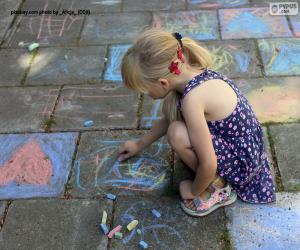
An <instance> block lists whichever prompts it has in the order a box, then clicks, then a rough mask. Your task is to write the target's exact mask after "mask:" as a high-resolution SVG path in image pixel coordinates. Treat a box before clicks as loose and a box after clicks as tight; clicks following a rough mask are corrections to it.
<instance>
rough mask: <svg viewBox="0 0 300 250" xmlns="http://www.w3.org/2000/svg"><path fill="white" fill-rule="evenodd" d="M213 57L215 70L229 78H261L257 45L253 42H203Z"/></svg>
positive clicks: (202, 44)
mask: <svg viewBox="0 0 300 250" xmlns="http://www.w3.org/2000/svg"><path fill="white" fill-rule="evenodd" d="M200 45H201V46H203V47H205V48H206V49H208V51H209V52H210V53H211V55H212V57H213V65H214V67H213V70H216V71H218V72H220V73H222V74H225V75H227V76H228V77H231V78H232V77H253V76H261V75H262V71H261V68H260V67H259V66H258V65H259V64H260V61H259V60H258V58H257V53H256V45H255V43H254V41H253V40H243V41H241V40H239V41H235V40H230V41H210V42H203V43H201V44H200Z"/></svg>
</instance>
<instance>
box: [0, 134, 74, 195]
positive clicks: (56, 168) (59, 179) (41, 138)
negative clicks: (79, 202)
mask: <svg viewBox="0 0 300 250" xmlns="http://www.w3.org/2000/svg"><path fill="white" fill-rule="evenodd" d="M77 137H78V135H77V133H47V134H38V133H34V134H17V135H14V134H9V135H0V149H1V150H0V159H1V161H0V169H1V171H0V199H18V198H30V197H53V196H58V195H60V194H62V193H63V191H64V185H65V184H66V182H67V180H68V177H69V173H70V169H71V163H72V157H73V154H74V151H75V145H76V140H77Z"/></svg>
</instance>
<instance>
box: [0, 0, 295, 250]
mask: <svg viewBox="0 0 300 250" xmlns="http://www.w3.org/2000/svg"><path fill="white" fill-rule="evenodd" d="M270 2H273V1H270ZM298 2H299V1H298ZM299 3H300V2H299ZM64 9H66V10H73V11H75V12H77V10H90V11H91V14H90V15H77V16H75V15H69V14H64V15H57V16H56V15H55V14H42V13H40V15H39V14H36V15H34V14H31V15H27V16H25V15H16V14H15V15H14V14H13V15H11V11H14V10H24V11H31V10H37V11H52V10H58V11H59V13H62V11H63V10H64ZM0 13H1V15H0V16H1V18H0V41H1V49H0V67H1V71H0V114H1V115H0V124H1V125H0V133H1V134H0V170H1V171H0V199H1V201H0V249H5V250H6V249H9V250H10V249H12V250H15V249H26V250H27V249H30V250H31V249H138V248H139V246H138V243H139V241H140V240H144V241H145V242H147V243H148V244H149V248H150V249H272V250H273V249H295V250H296V249H300V163H299V162H300V156H299V148H300V123H299V122H300V119H299V118H300V81H299V74H300V40H299V39H300V38H299V36H300V18H299V15H296V16H271V15H269V3H268V1H260V0H252V1H251V0H249V1H247V0H232V1H230V0H215V1H205V0H174V1H171V0H166V1H158V0H153V1H146V0H140V1H137V0H105V1H104V0H97V1H94V0H86V1H81V0H39V1H36V0H10V1H1V3H0ZM145 26H155V27H160V26H163V27H167V28H169V29H170V30H172V31H178V32H180V33H181V34H183V35H184V36H191V37H193V38H195V39H197V40H199V41H200V42H201V44H202V45H203V46H205V47H207V48H208V49H209V50H210V51H211V52H212V54H213V56H214V62H215V66H214V69H215V70H218V71H220V72H222V73H224V74H226V75H228V76H230V77H231V78H232V79H234V80H235V82H236V83H237V85H238V86H239V87H240V89H241V90H242V92H243V93H244V94H245V95H246V97H247V98H248V100H249V101H250V103H251V105H252V106H253V108H254V110H255V112H256V114H257V117H258V118H259V121H260V122H261V124H262V126H263V131H264V140H265V143H266V145H267V151H268V159H269V162H270V164H271V166H272V171H273V174H274V177H276V178H274V180H275V181H276V183H275V184H276V190H277V197H278V201H277V202H276V203H275V204H269V205H251V204H246V203H243V202H241V201H238V202H236V203H235V204H233V205H231V206H230V207H228V208H226V209H219V210H217V211H216V212H214V213H213V214H211V215H209V216H207V217H205V218H201V219H199V218H193V217H189V216H187V215H186V214H185V213H183V211H181V209H180V207H179V196H178V183H179V182H180V180H182V179H184V178H186V177H189V178H191V177H193V173H191V172H190V171H188V170H187V168H186V167H185V166H184V164H183V162H182V161H180V159H179V158H178V157H177V155H176V154H174V152H173V151H172V150H171V148H170V146H169V144H168V142H167V140H166V138H165V137H162V138H161V139H160V140H158V141H157V142H155V143H153V144H152V145H151V146H149V148H147V149H145V150H144V151H143V152H142V153H141V154H140V155H139V156H137V157H134V158H132V159H130V160H128V161H126V162H123V163H121V164H119V163H118V162H117V161H116V156H117V148H118V147H119V145H120V144H121V143H123V142H124V141H125V140H128V139H138V138H139V137H140V136H142V135H143V134H145V133H146V132H147V130H148V129H149V128H150V127H151V126H152V124H153V122H155V121H156V120H158V119H159V118H160V116H161V101H160V100H156V101H154V100H151V99H150V98H149V97H147V96H142V95H139V94H138V93H134V92H131V91H129V90H127V89H126V88H125V87H124V85H123V84H122V82H121V76H120V69H119V63H120V59H121V58H122V55H123V54H124V52H125V51H126V49H127V48H128V46H130V44H131V43H132V41H133V38H134V37H135V36H136V35H137V34H138V33H139V32H140V31H141V30H142V29H143V28H144V27H145ZM20 42H23V43H25V45H26V44H30V43H32V42H39V43H40V48H39V49H38V50H37V51H35V52H32V53H30V52H28V51H27V49H26V46H25V47H22V46H20ZM86 120H93V122H94V125H93V127H91V128H87V127H84V126H83V123H84V121H86ZM106 193H113V194H116V195H117V199H116V200H115V201H111V200H108V199H106V198H105V196H104V195H105V194H106ZM153 208H155V209H157V210H159V211H160V213H161V217H160V218H156V217H154V216H153V215H152V213H151V210H152V209H153ZM103 210H105V211H106V212H107V214H108V219H107V225H108V227H109V228H110V229H112V228H114V227H115V226H117V225H121V226H123V229H122V232H123V233H124V235H123V239H121V240H120V239H114V238H113V239H109V238H108V237H107V236H105V235H103V233H102V232H101V231H100V230H99V223H100V222H101V218H102V212H103ZM133 219H137V220H138V221H139V224H138V226H137V228H139V229H140V230H141V234H140V235H139V234H137V230H136V229H134V230H133V231H131V232H128V231H127V229H126V225H127V224H128V223H129V222H130V221H132V220H133Z"/></svg>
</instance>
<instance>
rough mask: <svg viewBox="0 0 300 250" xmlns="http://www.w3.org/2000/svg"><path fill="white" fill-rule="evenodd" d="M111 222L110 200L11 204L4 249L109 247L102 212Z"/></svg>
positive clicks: (6, 224)
mask: <svg viewBox="0 0 300 250" xmlns="http://www.w3.org/2000/svg"><path fill="white" fill-rule="evenodd" d="M103 210H106V212H107V214H108V223H110V221H111V215H112V202H111V201H106V200H24V201H14V202H13V203H12V204H11V205H10V207H9V213H8V215H7V218H6V220H5V225H4V227H3V230H2V231H1V241H0V248H1V249H16V250H17V249H37V250H38V249H39V250H41V249H106V247H107V239H108V238H107V236H106V235H103V234H102V232H101V231H100V230H99V223H100V222H101V217H102V212H103Z"/></svg>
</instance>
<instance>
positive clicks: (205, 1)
mask: <svg viewBox="0 0 300 250" xmlns="http://www.w3.org/2000/svg"><path fill="white" fill-rule="evenodd" d="M187 4H188V9H190V10H195V9H208V10H212V9H220V8H230V7H241V6H247V5H249V2H248V0H236V1H231V0H216V1H210V0H187Z"/></svg>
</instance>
